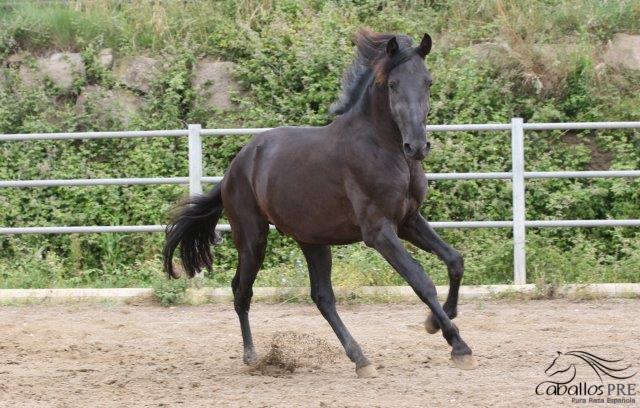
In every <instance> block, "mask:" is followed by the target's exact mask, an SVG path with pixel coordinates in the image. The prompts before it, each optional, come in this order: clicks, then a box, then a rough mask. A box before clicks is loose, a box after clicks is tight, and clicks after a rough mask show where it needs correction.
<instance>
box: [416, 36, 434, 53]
mask: <svg viewBox="0 0 640 408" xmlns="http://www.w3.org/2000/svg"><path fill="white" fill-rule="evenodd" d="M416 52H417V53H418V55H420V56H421V57H422V58H423V59H424V58H425V57H426V56H427V55H428V54H429V52H431V36H430V35H429V34H426V33H425V35H424V37H422V41H420V45H419V46H418V48H416Z"/></svg>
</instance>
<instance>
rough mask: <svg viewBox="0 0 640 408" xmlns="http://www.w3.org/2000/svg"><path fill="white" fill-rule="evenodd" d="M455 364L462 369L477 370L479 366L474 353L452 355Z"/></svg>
mask: <svg viewBox="0 0 640 408" xmlns="http://www.w3.org/2000/svg"><path fill="white" fill-rule="evenodd" d="M451 360H453V364H455V366H456V367H458V368H459V369H461V370H475V369H476V368H478V360H476V358H475V356H474V355H473V354H461V355H459V356H455V355H453V354H452V355H451Z"/></svg>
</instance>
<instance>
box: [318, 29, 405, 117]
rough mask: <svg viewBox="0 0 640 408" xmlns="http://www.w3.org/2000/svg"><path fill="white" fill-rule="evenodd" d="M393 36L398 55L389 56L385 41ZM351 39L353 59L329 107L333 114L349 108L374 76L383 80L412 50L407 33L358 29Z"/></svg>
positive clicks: (378, 80) (380, 80)
mask: <svg viewBox="0 0 640 408" xmlns="http://www.w3.org/2000/svg"><path fill="white" fill-rule="evenodd" d="M393 37H396V41H397V42H398V45H399V48H400V50H399V51H400V52H398V56H397V58H389V57H388V56H387V53H386V47H387V41H389V40H390V39H391V38H393ZM353 42H354V43H355V45H356V49H357V55H356V59H355V61H353V63H352V64H351V66H350V67H349V68H348V69H347V71H346V72H345V74H344V77H343V78H342V92H341V94H340V97H339V98H338V100H337V101H336V102H334V103H333V104H332V105H331V107H330V108H329V112H330V113H331V114H333V115H341V114H343V113H345V112H347V111H349V110H350V109H351V108H352V107H353V106H354V105H355V104H356V102H358V100H359V99H360V96H361V95H362V93H363V91H364V89H365V88H366V87H367V86H368V85H369V83H370V82H371V80H372V79H373V78H375V80H376V82H377V83H384V82H385V81H386V80H387V75H388V74H389V71H390V70H391V68H393V67H394V66H395V65H396V62H397V61H395V60H401V59H406V54H407V53H408V52H412V48H411V45H412V40H411V38H409V37H408V36H406V35H397V34H389V33H376V32H373V31H371V30H370V29H368V28H363V29H361V30H360V31H358V32H357V33H356V35H355V36H354V39H353Z"/></svg>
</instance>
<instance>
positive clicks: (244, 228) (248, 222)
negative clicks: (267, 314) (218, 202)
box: [229, 208, 269, 364]
mask: <svg viewBox="0 0 640 408" xmlns="http://www.w3.org/2000/svg"><path fill="white" fill-rule="evenodd" d="M237 210H238V209H237V208H236V209H234V210H232V211H230V212H233V213H235V214H234V215H235V216H233V217H232V215H231V214H230V215H229V218H230V222H231V230H232V233H233V243H234V245H235V247H236V249H237V250H238V268H237V269H236V275H235V276H234V277H233V281H232V282H231V288H232V289H233V297H234V302H233V303H234V306H235V309H236V313H238V318H239V319H240V329H241V330H242V343H243V346H244V355H243V361H244V363H245V364H253V363H255V362H256V360H257V356H256V352H255V349H254V347H253V338H252V336H251V328H250V327H249V307H250V305H251V298H252V296H253V282H254V281H255V279H256V275H257V274H258V270H259V269H260V266H262V261H263V260H264V254H265V248H266V246H267V234H268V233H269V224H268V222H267V221H266V220H265V219H263V218H262V217H261V216H260V215H259V213H258V212H257V211H252V210H251V211H246V212H242V213H238V211H237Z"/></svg>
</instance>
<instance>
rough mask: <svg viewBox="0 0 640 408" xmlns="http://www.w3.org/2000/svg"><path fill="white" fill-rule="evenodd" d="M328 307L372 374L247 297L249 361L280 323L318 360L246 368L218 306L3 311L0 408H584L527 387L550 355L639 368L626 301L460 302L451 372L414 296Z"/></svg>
mask: <svg viewBox="0 0 640 408" xmlns="http://www.w3.org/2000/svg"><path fill="white" fill-rule="evenodd" d="M339 310H340V313H341V316H342V318H343V320H344V321H345V323H346V324H347V326H348V327H349V329H350V330H351V332H352V334H353V335H354V337H355V338H356V339H357V340H358V341H359V343H360V344H361V345H362V347H363V349H364V351H365V353H366V354H367V355H368V356H369V358H370V360H371V361H372V362H373V363H374V364H375V365H376V366H377V367H378V373H379V377H378V378H374V379H357V378H356V375H355V372H354V366H353V365H352V364H351V362H350V361H349V360H348V359H347V358H346V356H344V355H343V354H342V353H341V348H340V344H339V342H338V340H337V339H336V337H335V336H334V334H333V332H332V331H331V329H330V327H329V326H328V324H327V323H325V321H324V320H323V318H322V317H321V316H320V314H319V312H318V311H317V310H316V308H315V306H312V305H307V304H302V305H301V304H265V303H256V304H254V305H253V309H252V311H251V318H252V326H253V331H254V337H255V340H256V345H257V349H258V352H259V353H260V354H261V355H265V354H267V353H268V352H269V350H270V342H271V338H272V336H273V334H274V333H277V332H281V331H292V332H294V333H295V334H297V335H303V336H307V338H311V339H315V340H314V341H311V342H308V343H309V344H310V346H309V347H310V348H309V349H307V350H306V351H303V354H304V353H307V354H313V353H315V352H316V351H317V353H319V355H321V356H323V354H322V353H325V354H326V358H324V357H322V358H319V359H316V360H317V361H316V362H315V363H312V364H309V365H304V364H303V365H302V366H301V367H298V368H297V369H296V370H295V371H294V372H292V373H288V372H285V373H282V372H276V373H269V372H263V371H248V370H247V368H246V367H245V366H244V365H243V364H242V358H241V354H242V346H241V340H240V329H239V325H238V323H237V320H236V315H235V312H234V311H233V308H232V306H231V305H226V304H225V305H206V306H192V307H189V306H186V307H176V308H168V309H167V308H161V307H156V306H149V305H145V306H132V305H122V304H93V305H88V304H73V305H28V306H25V305H22V306H3V307H0V406H3V407H12V408H13V407H23V406H29V407H31V406H54V407H78V406H80V407H111V406H126V407H137V406H141V407H143V406H165V407H166V406H170V407H174V406H178V407H180V406H184V407H199V406H202V407H211V406H251V407H272V406H283V407H284V406H286V407H290V406H304V407H334V406H338V407H365V406H366V407H374V406H390V407H391V406H392V407H400V406H416V407H417V406H420V407H426V406H478V407H488V406H504V407H513V406H558V405H564V406H584V405H583V404H572V403H571V400H570V398H569V397H557V396H548V397H545V396H538V395H535V393H534V389H535V387H536V385H537V384H538V383H539V382H541V381H544V380H545V379H546V377H545V374H544V370H545V368H546V367H547V366H548V365H549V364H550V362H551V361H552V360H553V358H554V357H555V356H556V350H561V351H562V350H571V349H582V350H587V351H590V352H592V353H595V354H599V355H602V356H603V357H607V356H608V357H614V358H621V357H624V359H625V361H626V362H628V363H631V364H632V365H634V367H635V368H637V367H638V366H640V318H639V312H640V300H637V299H636V300H631V299H616V300H592V301H588V302H571V301H567V300H552V301H515V300H496V301H487V300H469V301H466V302H465V303H462V304H461V306H460V309H459V312H460V313H459V317H458V318H457V319H456V323H457V324H458V327H459V328H460V330H461V333H462V335H463V338H464V339H465V340H466V341H467V343H469V345H470V346H471V347H472V348H473V349H474V351H475V354H476V356H477V357H478V361H479V363H480V366H479V368H478V369H477V370H475V371H460V370H458V369H456V368H455V367H454V366H453V364H452V363H451V361H450V359H449V347H448V346H447V345H446V343H445V341H444V339H443V338H442V336H441V335H440V334H436V335H428V334H427V333H426V332H425V331H424V329H423V326H422V321H423V319H424V317H425V316H426V312H425V308H424V306H423V305H421V304H419V303H411V304H374V305H341V306H340V307H339ZM283 347H284V346H283ZM314 347H318V350H315V349H314ZM284 351H285V352H286V350H284ZM307 357H308V356H307ZM637 377H640V374H638V375H637V376H636V377H634V381H635V382H636V383H637V382H638V381H639V380H638V378H637ZM638 388H640V387H638ZM638 394H639V395H640V391H639V392H638ZM638 400H640V398H639V396H636V401H638ZM598 406H602V404H598ZM617 406H621V405H617ZM625 406H629V405H625Z"/></svg>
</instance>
